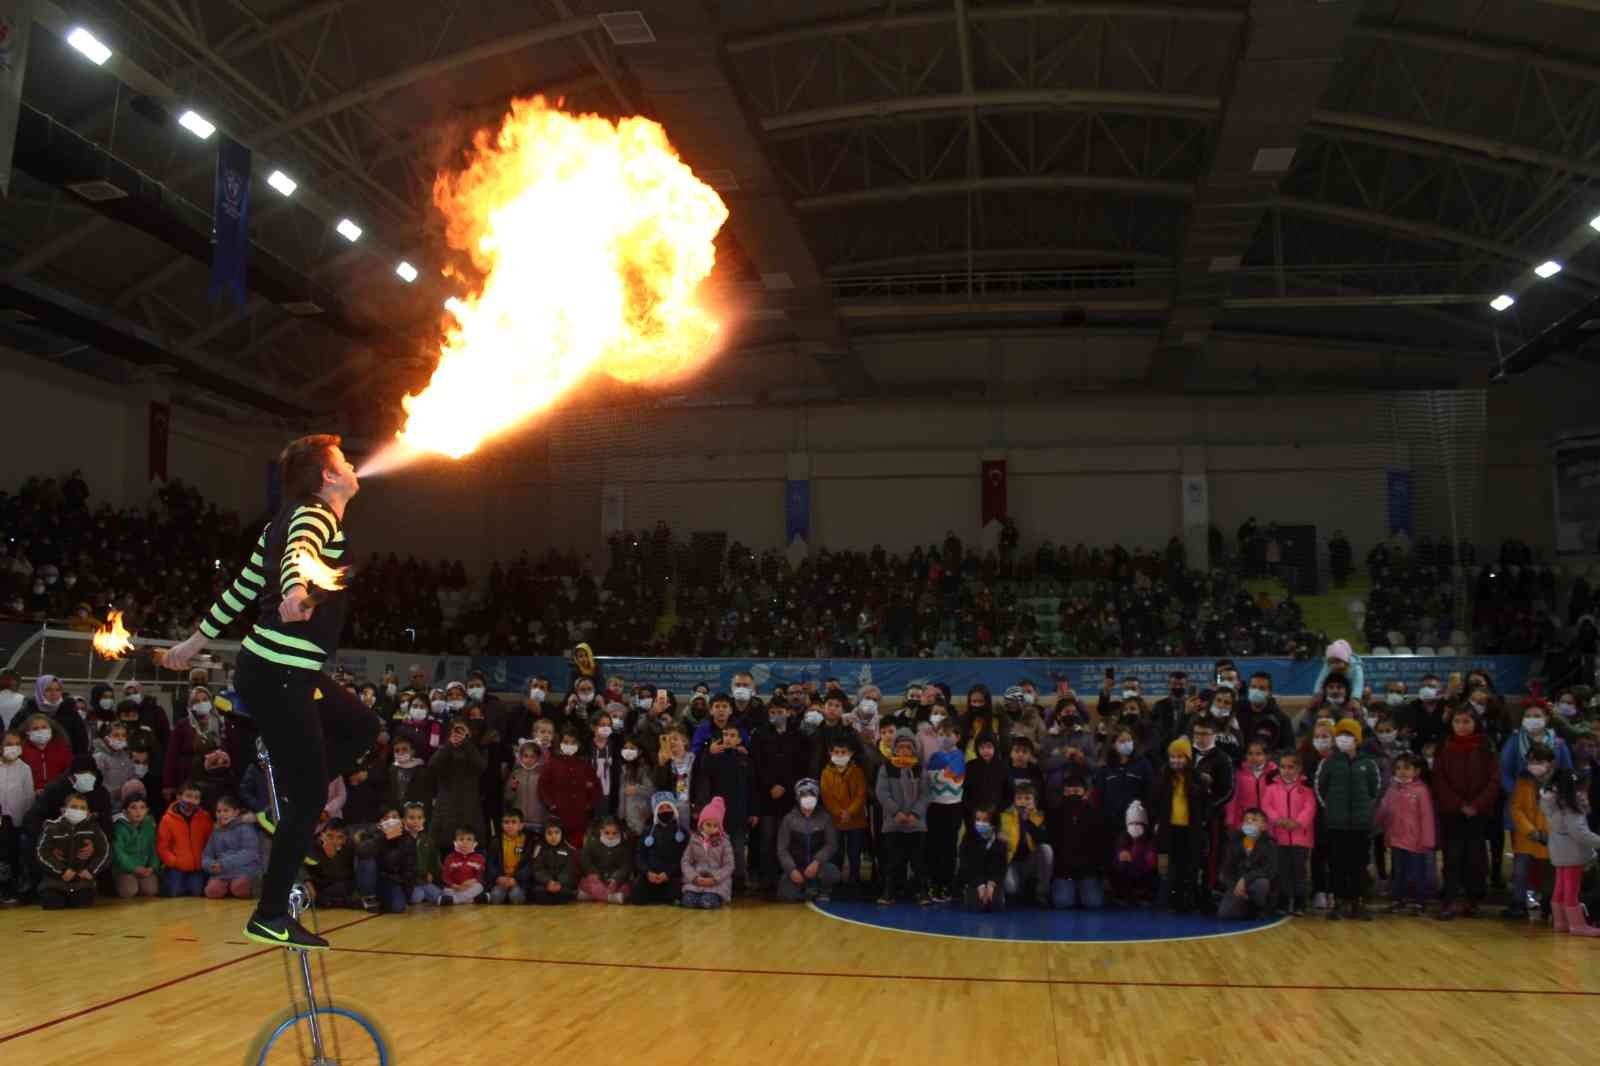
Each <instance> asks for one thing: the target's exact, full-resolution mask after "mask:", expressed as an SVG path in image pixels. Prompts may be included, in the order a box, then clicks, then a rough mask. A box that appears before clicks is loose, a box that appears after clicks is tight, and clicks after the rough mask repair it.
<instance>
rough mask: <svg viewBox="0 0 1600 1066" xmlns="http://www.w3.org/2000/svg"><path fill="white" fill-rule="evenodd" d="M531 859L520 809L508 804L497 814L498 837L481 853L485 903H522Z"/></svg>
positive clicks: (531, 849) (531, 855) (524, 897)
mask: <svg viewBox="0 0 1600 1066" xmlns="http://www.w3.org/2000/svg"><path fill="white" fill-rule="evenodd" d="M532 861H533V841H532V839H531V838H530V837H529V836H528V834H527V832H526V831H525V830H524V828H523V823H522V812H521V811H520V810H518V809H517V808H515V807H512V808H510V809H508V810H507V811H506V812H505V813H503V814H502V815H500V839H499V840H498V841H491V842H490V844H489V847H488V849H487V854H486V855H485V856H484V871H483V883H484V885H485V886H486V887H487V888H488V890H489V902H490V903H523V902H525V901H526V900H527V898H528V891H527V888H528V881H529V877H528V869H529V864H530V863H531V862H532Z"/></svg>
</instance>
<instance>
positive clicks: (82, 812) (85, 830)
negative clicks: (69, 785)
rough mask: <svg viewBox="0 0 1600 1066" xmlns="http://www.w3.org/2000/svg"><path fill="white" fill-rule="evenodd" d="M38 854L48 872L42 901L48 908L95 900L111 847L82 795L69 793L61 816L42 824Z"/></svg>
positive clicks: (43, 867) (82, 905)
mask: <svg viewBox="0 0 1600 1066" xmlns="http://www.w3.org/2000/svg"><path fill="white" fill-rule="evenodd" d="M36 854H37V856H38V860H39V866H40V868H41V869H42V870H43V872H44V879H43V881H42V882H41V883H40V885H39V903H40V904H41V905H42V906H43V907H44V909H45V910H47V911H53V910H60V909H62V908H63V907H73V908H78V907H87V906H90V905H91V904H93V903H94V893H95V878H96V877H98V876H99V875H100V871H101V870H103V869H105V866H106V862H107V860H108V859H109V858H110V856H111V848H110V846H109V845H108V844H107V843H106V835H105V832H104V830H102V829H101V828H100V823H99V822H98V821H96V820H95V819H94V818H92V817H90V816H89V801H88V800H86V799H84V798H83V796H82V795H80V794H78V793H75V792H74V793H68V795H67V798H66V802H65V803H64V804H63V806H62V808H61V816H60V817H59V818H52V819H50V820H49V821H47V822H45V823H44V824H43V826H41V827H40V831H39V844H38V847H37V849H36Z"/></svg>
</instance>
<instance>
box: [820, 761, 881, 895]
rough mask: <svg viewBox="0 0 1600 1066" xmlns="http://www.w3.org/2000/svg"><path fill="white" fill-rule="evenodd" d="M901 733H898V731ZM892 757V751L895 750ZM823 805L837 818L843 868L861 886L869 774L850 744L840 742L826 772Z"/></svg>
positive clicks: (834, 823)
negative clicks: (847, 870) (846, 868)
mask: <svg viewBox="0 0 1600 1066" xmlns="http://www.w3.org/2000/svg"><path fill="white" fill-rule="evenodd" d="M895 735H896V736H898V735H899V734H898V732H897V733H896V734H895ZM890 757H891V758H892V757H893V756H892V753H891V756H890ZM821 788H822V806H823V808H824V809H825V810H826V811H827V812H828V816H829V817H830V818H832V819H833V828H834V830H835V831H836V832H837V833H838V834H839V840H840V844H841V847H840V848H839V850H838V851H836V852H835V855H836V857H837V859H838V864H839V871H840V873H841V874H843V873H844V869H845V864H846V862H848V863H849V868H850V877H849V880H850V883H851V884H852V885H854V886H856V888H858V889H859V887H860V885H861V883H862V881H861V848H862V844H863V843H864V842H865V840H866V835H867V775H866V773H865V772H864V771H863V770H862V769H861V766H860V764H859V763H857V762H856V758H855V752H854V750H853V749H852V748H851V747H850V746H849V745H848V744H842V743H836V744H834V745H833V749H832V750H831V751H830V752H829V753H828V765H827V766H826V767H824V768H823V771H822V780H821Z"/></svg>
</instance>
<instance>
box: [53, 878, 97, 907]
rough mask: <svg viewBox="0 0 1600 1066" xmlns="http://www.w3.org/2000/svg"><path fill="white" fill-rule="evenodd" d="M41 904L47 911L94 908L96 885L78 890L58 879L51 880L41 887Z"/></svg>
mask: <svg viewBox="0 0 1600 1066" xmlns="http://www.w3.org/2000/svg"><path fill="white" fill-rule="evenodd" d="M39 903H40V905H41V906H42V907H44V909H45V910H47V911H59V910H63V909H66V908H71V909H74V910H76V909H77V908H79V907H92V906H94V883H93V882H90V883H89V885H88V886H87V887H84V888H76V887H74V886H71V885H69V884H68V883H67V882H65V881H62V880H59V879H57V878H51V879H50V880H49V881H47V882H46V883H45V884H43V885H41V886H40V887H39Z"/></svg>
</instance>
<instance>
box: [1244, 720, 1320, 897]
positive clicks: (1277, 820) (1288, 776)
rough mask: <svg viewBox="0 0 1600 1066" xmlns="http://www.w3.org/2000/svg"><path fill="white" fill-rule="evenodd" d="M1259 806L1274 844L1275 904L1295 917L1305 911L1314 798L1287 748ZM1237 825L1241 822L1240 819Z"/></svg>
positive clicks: (1294, 755) (1297, 761)
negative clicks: (1275, 862)
mask: <svg viewBox="0 0 1600 1066" xmlns="http://www.w3.org/2000/svg"><path fill="white" fill-rule="evenodd" d="M1260 806H1261V809H1262V811H1263V812H1264V813H1265V814H1266V816H1267V828H1268V829H1269V830H1271V832H1272V839H1273V841H1274V842H1275V843H1276V844H1277V849H1276V850H1277V856H1278V870H1277V877H1276V880H1275V882H1274V884H1275V885H1276V886H1277V892H1278V900H1277V907H1278V909H1279V910H1280V911H1287V912H1288V913H1290V914H1292V915H1294V916H1295V917H1296V918H1300V917H1303V916H1304V915H1305V913H1306V902H1307V884H1306V863H1307V861H1308V860H1309V859H1310V857H1311V852H1312V848H1313V847H1314V846H1315V844H1316V822H1317V797H1316V793H1314V792H1312V791H1311V786H1310V785H1308V784H1306V781H1305V777H1304V776H1303V775H1302V774H1301V772H1300V756H1299V755H1298V754H1297V753H1295V752H1293V751H1288V752H1285V753H1284V754H1283V756H1282V757H1281V758H1280V759H1279V760H1278V773H1277V776H1276V777H1274V778H1273V779H1272V780H1271V781H1269V782H1267V785H1266V787H1265V788H1264V789H1262V795H1261V804H1260ZM1240 824H1241V825H1242V824H1243V821H1242V820H1241V822H1240Z"/></svg>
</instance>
